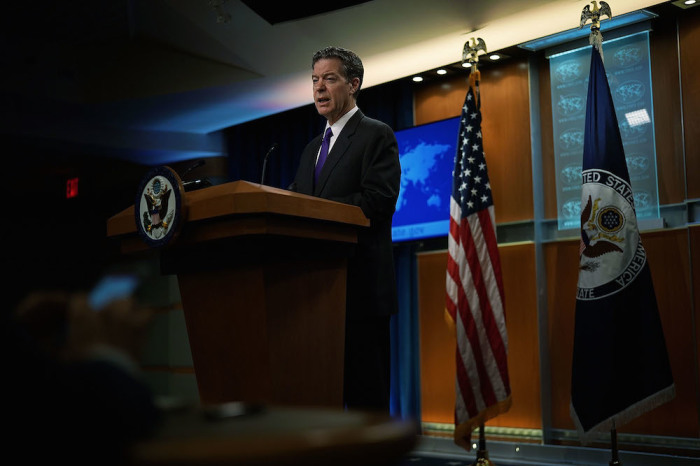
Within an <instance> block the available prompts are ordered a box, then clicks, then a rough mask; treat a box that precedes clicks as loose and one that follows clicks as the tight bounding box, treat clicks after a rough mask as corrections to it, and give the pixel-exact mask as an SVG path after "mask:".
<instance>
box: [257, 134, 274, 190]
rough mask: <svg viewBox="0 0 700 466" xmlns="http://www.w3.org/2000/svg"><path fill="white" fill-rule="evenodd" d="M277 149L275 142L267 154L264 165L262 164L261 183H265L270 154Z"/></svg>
mask: <svg viewBox="0 0 700 466" xmlns="http://www.w3.org/2000/svg"><path fill="white" fill-rule="evenodd" d="M275 149H277V143H274V144H273V145H272V147H270V149H269V150H268V151H267V154H265V158H264V159H263V166H262V175H261V176H260V184H261V185H263V184H265V171H266V167H267V159H268V158H270V154H271V153H272V152H273V151H274V150H275Z"/></svg>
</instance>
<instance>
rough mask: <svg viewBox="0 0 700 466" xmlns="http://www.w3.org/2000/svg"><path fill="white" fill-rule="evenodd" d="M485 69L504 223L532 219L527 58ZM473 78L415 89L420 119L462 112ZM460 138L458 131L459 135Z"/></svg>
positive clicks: (494, 174)
mask: <svg viewBox="0 0 700 466" xmlns="http://www.w3.org/2000/svg"><path fill="white" fill-rule="evenodd" d="M489 66H491V68H486V67H485V68H483V69H482V70H481V85H480V94H481V100H482V105H481V113H482V134H483V141H484V152H485V154H486V162H487V164H488V170H489V178H490V181H491V187H492V192H493V199H494V205H495V208H496V220H497V221H498V222H499V223H500V222H503V223H506V222H517V221H523V220H531V219H532V218H533V216H534V214H533V212H534V207H533V200H532V157H531V150H530V147H531V146H530V123H529V122H530V113H529V112H530V105H529V90H528V70H527V62H526V61H524V60H512V61H510V62H504V63H502V64H498V65H497V66H496V65H489ZM467 77H468V74H467V73H465V75H464V76H459V77H457V78H453V79H451V80H446V81H444V82H439V83H436V84H426V85H425V86H422V87H419V88H417V89H416V91H415V97H414V98H415V112H416V116H415V121H416V124H424V123H429V122H433V121H438V120H443V119H445V118H450V117H455V116H458V115H460V112H461V109H462V105H463V104H464V97H465V95H466V93H467ZM455 137H457V135H455Z"/></svg>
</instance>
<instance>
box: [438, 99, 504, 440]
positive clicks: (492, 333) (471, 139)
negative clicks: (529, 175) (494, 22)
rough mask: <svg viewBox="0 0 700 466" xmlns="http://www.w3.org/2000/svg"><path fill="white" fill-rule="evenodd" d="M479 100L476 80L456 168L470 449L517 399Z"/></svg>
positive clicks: (458, 298)
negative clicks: (474, 436)
mask: <svg viewBox="0 0 700 466" xmlns="http://www.w3.org/2000/svg"><path fill="white" fill-rule="evenodd" d="M475 100H476V99H475V95H474V89H473V88H472V87H471V86H470V88H469V91H468V92H467V96H466V98H465V101H464V106H463V107H462V118H461V122H460V129H459V140H458V142H457V146H458V149H457V154H456V156H455V168H454V172H453V174H452V176H453V181H452V196H451V199H450V234H449V238H448V258H447V287H446V288H447V289H446V291H447V293H446V310H447V313H448V315H449V319H450V320H451V322H452V323H453V324H454V327H455V332H456V339H457V354H456V363H457V364H456V368H457V378H456V395H457V396H456V402H455V433H454V439H455V443H456V444H458V445H460V446H462V447H464V448H465V449H466V450H468V451H469V450H471V433H472V431H473V430H474V428H475V427H477V426H480V425H482V424H483V423H484V422H485V421H487V420H488V419H491V418H493V417H495V416H497V415H499V414H501V413H503V412H506V411H507V410H508V409H509V408H510V404H511V397H510V381H509V377H508V361H507V353H508V334H507V331H506V322H505V317H506V316H505V307H504V293H503V281H502V278H501V264H500V259H499V254H498V244H497V241H496V221H495V216H494V207H493V198H492V195H491V185H490V183H489V176H488V171H487V169H486V158H485V157H484V149H483V141H482V137H481V136H482V135H481V111H480V107H481V105H480V102H479V105H478V106H477V103H476V102H475Z"/></svg>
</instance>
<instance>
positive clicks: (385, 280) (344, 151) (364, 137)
mask: <svg viewBox="0 0 700 466" xmlns="http://www.w3.org/2000/svg"><path fill="white" fill-rule="evenodd" d="M321 139H322V135H319V136H318V137H316V138H314V139H313V140H312V141H311V142H310V143H309V144H308V145H307V146H306V148H305V149H304V151H303V152H302V155H301V159H300V162H299V168H298V170H297V174H296V177H295V179H294V183H293V184H292V187H291V189H293V190H294V191H297V192H300V193H303V194H310V195H313V196H318V197H322V198H324V199H329V200H333V201H337V202H342V203H345V204H351V205H356V206H359V207H360V208H361V209H362V212H363V213H364V214H365V216H366V217H367V218H368V219H369V220H370V226H369V227H368V228H361V229H360V231H359V232H358V245H357V253H356V254H355V255H354V256H353V257H351V258H350V260H349V262H348V278H347V280H348V282H347V307H346V313H347V316H348V318H362V317H367V316H373V315H389V314H394V313H396V312H397V311H398V302H397V295H396V278H395V272H394V259H393V249H392V248H393V246H392V241H391V220H392V217H393V215H394V211H395V209H396V200H397V199H398V195H399V185H400V181H401V166H400V164H399V149H398V144H397V142H396V137H395V136H394V132H393V131H392V130H391V128H390V127H389V126H388V125H386V124H385V123H382V122H380V121H377V120H374V119H372V118H368V117H366V116H365V115H364V114H363V113H362V112H361V111H360V110H359V109H358V110H357V112H355V114H354V115H353V116H352V117H351V118H350V120H348V122H347V123H346V125H345V127H344V128H343V130H342V131H341V132H340V134H339V135H338V136H337V139H336V141H335V143H334V144H333V147H332V149H331V151H330V152H329V154H328V158H327V159H326V163H325V164H324V165H323V169H322V171H321V174H320V177H319V181H318V183H316V184H314V167H315V164H316V155H317V154H318V151H319V148H320V147H321Z"/></svg>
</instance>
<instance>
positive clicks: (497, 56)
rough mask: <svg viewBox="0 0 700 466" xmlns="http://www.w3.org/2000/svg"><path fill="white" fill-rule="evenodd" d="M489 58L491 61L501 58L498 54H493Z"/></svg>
mask: <svg viewBox="0 0 700 466" xmlns="http://www.w3.org/2000/svg"><path fill="white" fill-rule="evenodd" d="M489 58H490V59H491V60H498V59H500V58H501V56H500V55H499V54H497V53H494V54H493V55H489Z"/></svg>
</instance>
